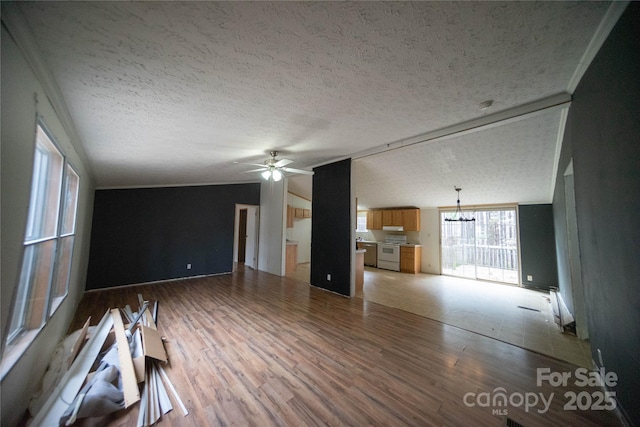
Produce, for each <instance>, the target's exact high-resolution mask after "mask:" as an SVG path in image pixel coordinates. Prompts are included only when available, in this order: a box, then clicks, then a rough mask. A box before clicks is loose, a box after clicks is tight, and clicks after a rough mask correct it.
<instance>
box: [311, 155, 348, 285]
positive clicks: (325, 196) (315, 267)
mask: <svg viewBox="0 0 640 427" xmlns="http://www.w3.org/2000/svg"><path fill="white" fill-rule="evenodd" d="M313 172H314V175H313V196H312V204H313V219H312V223H311V284H312V285H314V286H318V287H320V288H324V289H328V290H330V291H334V292H338V293H340V294H343V295H347V296H349V295H350V293H351V159H347V160H342V161H340V162H337V163H332V164H330V165H325V166H321V167H318V168H315V169H314V170H313ZM327 274H331V280H327Z"/></svg>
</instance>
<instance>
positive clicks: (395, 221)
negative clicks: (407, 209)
mask: <svg viewBox="0 0 640 427" xmlns="http://www.w3.org/2000/svg"><path fill="white" fill-rule="evenodd" d="M387 225H391V226H402V225H403V224H402V211H401V210H400V209H387V210H383V211H382V226H383V227H384V226H387Z"/></svg>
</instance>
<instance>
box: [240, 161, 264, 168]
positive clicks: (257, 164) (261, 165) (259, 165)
mask: <svg viewBox="0 0 640 427" xmlns="http://www.w3.org/2000/svg"><path fill="white" fill-rule="evenodd" d="M233 163H235V164H236V165H249V166H258V167H261V168H264V167H265V165H264V164H259V163H243V162H233Z"/></svg>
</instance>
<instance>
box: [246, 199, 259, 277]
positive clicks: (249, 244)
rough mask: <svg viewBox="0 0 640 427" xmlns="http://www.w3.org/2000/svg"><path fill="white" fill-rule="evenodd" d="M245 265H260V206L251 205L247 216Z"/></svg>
mask: <svg viewBox="0 0 640 427" xmlns="http://www.w3.org/2000/svg"><path fill="white" fill-rule="evenodd" d="M244 265H245V267H251V268H253V269H254V270H255V269H257V267H258V207H257V206H249V207H248V208H247V218H246V240H245V261H244Z"/></svg>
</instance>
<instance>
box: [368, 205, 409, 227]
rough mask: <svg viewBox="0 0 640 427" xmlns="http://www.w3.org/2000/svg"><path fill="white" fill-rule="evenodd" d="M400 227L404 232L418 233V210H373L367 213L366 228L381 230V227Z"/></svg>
mask: <svg viewBox="0 0 640 427" xmlns="http://www.w3.org/2000/svg"><path fill="white" fill-rule="evenodd" d="M386 226H393V227H399V226H402V228H403V229H404V231H420V209H418V208H407V209H374V210H369V211H367V228H368V229H369V230H382V227H386Z"/></svg>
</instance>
